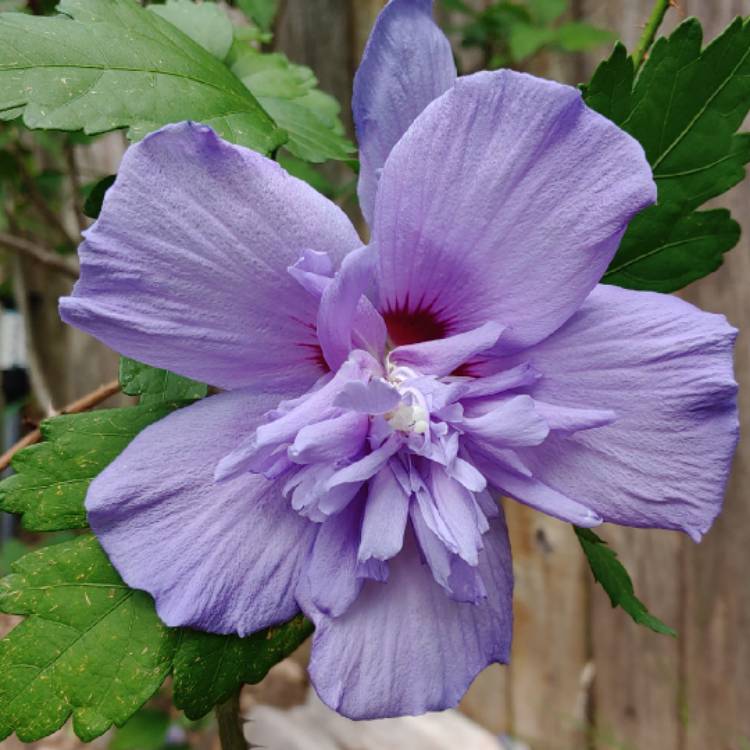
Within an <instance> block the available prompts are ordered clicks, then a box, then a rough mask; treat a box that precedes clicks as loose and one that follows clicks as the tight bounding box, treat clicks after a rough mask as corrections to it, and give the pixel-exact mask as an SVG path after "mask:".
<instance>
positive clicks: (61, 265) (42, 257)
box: [0, 232, 78, 279]
mask: <svg viewBox="0 0 750 750" xmlns="http://www.w3.org/2000/svg"><path fill="white" fill-rule="evenodd" d="M0 245H3V247H6V248H7V249H8V250H13V251H14V252H16V253H20V254H21V255H25V256H26V257H27V258H31V259H32V260H35V261H36V262H37V263H41V264H42V265H43V266H47V268H52V269H54V270H55V271H59V272H60V273H62V274H65V275H66V276H69V277H70V278H71V279H77V278H78V269H77V268H76V267H75V266H74V265H73V264H72V263H69V262H68V261H67V260H66V259H65V258H64V257H63V256H62V255H58V254H57V253H55V252H52V250H47V249H46V248H44V247H41V246H40V245H37V244H36V243H34V242H30V241H29V240H25V239H23V238H22V237H16V236H15V235H12V234H7V233H6V232H0Z"/></svg>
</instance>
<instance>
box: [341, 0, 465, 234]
mask: <svg viewBox="0 0 750 750" xmlns="http://www.w3.org/2000/svg"><path fill="white" fill-rule="evenodd" d="M455 81H456V65H455V63H454V62H453V53H452V51H451V45H450V42H449V41H448V40H447V39H446V38H445V35H444V34H443V32H442V31H440V29H439V28H438V27H437V25H436V24H435V22H434V21H433V20H432V0H391V2H390V3H388V5H387V6H386V8H385V9H384V10H383V11H382V12H381V13H380V15H379V16H378V19H377V21H376V22H375V26H374V27H373V30H372V34H371V35H370V39H369V41H368V43H367V47H366V49H365V53H364V56H363V57H362V64H361V65H360V67H359V70H358V71H357V75H356V76H355V78H354V96H353V99H352V109H353V112H354V123H355V125H356V128H357V140H358V141H359V158H360V172H359V188H358V192H359V202H360V205H361V207H362V213H363V214H364V215H365V218H366V219H367V221H368V222H371V221H372V215H373V212H374V208H375V195H376V193H377V189H378V177H379V172H380V170H381V168H382V167H383V164H385V160H386V159H387V158H388V154H389V153H390V152H391V149H392V148H393V146H394V145H395V144H396V142H397V141H398V139H399V138H401V136H402V135H403V134H404V133H405V132H406V130H407V128H408V127H409V125H411V124H412V122H413V121H414V119H415V118H416V117H417V116H418V115H419V114H420V112H422V110H423V109H424V108H425V107H426V106H427V105H428V104H429V103H430V102H431V101H432V100H433V99H436V98H437V97H438V96H440V95H441V94H442V93H444V92H445V91H447V90H448V89H449V88H450V87H451V86H453V84H454V83H455Z"/></svg>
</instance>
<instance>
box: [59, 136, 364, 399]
mask: <svg viewBox="0 0 750 750" xmlns="http://www.w3.org/2000/svg"><path fill="white" fill-rule="evenodd" d="M360 244H361V242H360V241H359V239H358V237H357V234H356V232H355V230H354V228H353V227H352V225H351V223H350V222H349V220H348V219H347V218H346V216H345V215H344V214H343V213H342V212H341V211H340V210H339V209H338V208H337V207H336V206H335V205H334V204H332V203H330V202H329V201H327V200H326V199H325V198H323V197H321V196H320V195H319V194H318V193H317V192H315V191H314V190H313V189H312V188H310V187H309V186H308V185H306V184H305V183H303V182H302V181H300V180H297V179H295V178H293V177H291V176H290V175H288V174H287V173H286V172H285V171H284V170H283V169H281V168H280V167H279V166H278V165H277V164H276V163H274V162H273V161H271V160H270V159H266V158H265V157H263V156H261V155H259V154H256V153H254V152H252V151H249V150H248V149H245V148H241V147H239V146H234V145H231V144H229V143H226V142H225V141H222V140H221V139H219V138H218V137H217V136H216V135H215V134H214V132H213V131H212V130H210V129H209V128H206V127H203V126H200V125H194V124H190V123H182V124H180V125H171V126H167V127H166V128H164V129H162V130H160V131H158V132H156V133H154V134H153V135H150V136H148V137H147V138H146V139H144V140H143V141H141V142H140V143H138V144H137V145H135V146H132V147H131V148H130V149H129V150H128V152H127V154H126V155H125V158H124V159H123V162H122V166H121V168H120V172H119V175H118V178H117V181H116V182H115V184H114V186H113V187H112V188H110V190H109V191H108V192H107V196H106V198H105V201H104V208H103V210H102V215H101V217H100V219H99V220H98V221H97V222H96V224H95V225H94V226H93V227H92V228H91V229H89V230H88V232H86V241H85V242H84V243H83V244H82V245H81V248H80V251H79V252H80V257H81V279H80V280H79V282H78V283H77V284H76V287H75V289H74V291H73V295H72V296H71V297H65V298H63V299H62V300H61V303H60V312H61V315H62V317H63V319H64V320H65V321H66V322H68V323H70V324H71V325H74V326H76V327H78V328H81V329H83V330H84V331H86V332H87V333H90V334H92V335H93V336H96V337H97V338H99V339H101V340H102V341H104V342H105V343H106V344H107V345H108V346H111V347H112V348H113V349H115V350H117V351H119V352H122V353H123V354H126V355H128V356H131V357H135V358H136V359H138V360H140V361H142V362H146V363H148V364H151V365H155V366H157V367H165V368H167V369H170V370H173V371H175V372H178V373H180V374H181V375H187V376H190V377H193V378H196V379H198V380H201V381H205V382H208V383H211V384H212V385H217V386H221V387H225V388H238V387H243V386H248V385H253V386H255V387H256V388H261V389H264V390H268V391H273V392H276V393H299V392H301V391H304V390H306V389H307V388H308V387H309V386H310V385H312V383H313V382H315V379H316V377H318V376H319V375H320V374H321V372H322V371H323V369H322V363H321V357H320V349H319V347H318V345H317V339H316V336H315V320H316V314H317V301H316V300H315V299H314V298H313V297H312V296H310V295H307V294H304V293H301V292H300V288H299V285H298V284H297V283H296V282H295V280H294V279H293V278H292V276H291V275H290V274H289V273H288V272H287V267H288V266H290V265H292V264H294V263H295V262H296V261H297V260H298V259H299V257H300V255H301V254H302V253H303V251H305V250H307V251H308V252H309V251H310V250H317V251H325V252H327V253H328V254H329V255H330V256H331V257H332V258H333V260H334V262H335V263H336V264H337V265H338V263H339V262H340V260H341V259H342V258H343V257H344V255H345V254H346V253H347V252H348V251H350V250H352V249H353V248H356V247H357V246H358V245H360Z"/></svg>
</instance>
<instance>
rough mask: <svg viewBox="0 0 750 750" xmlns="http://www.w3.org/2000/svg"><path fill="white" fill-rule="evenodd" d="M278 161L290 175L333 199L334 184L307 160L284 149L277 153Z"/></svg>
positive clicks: (334, 192)
mask: <svg viewBox="0 0 750 750" xmlns="http://www.w3.org/2000/svg"><path fill="white" fill-rule="evenodd" d="M278 162H279V164H281V166H282V167H284V169H286V171H287V172H289V174H290V175H292V176H293V177H296V178H297V179H298V180H304V181H305V182H306V183H307V184H308V185H310V186H311V187H314V188H315V189H316V190H317V191H318V192H319V193H321V194H322V195H325V197H326V198H330V199H331V200H333V199H334V198H335V197H336V195H337V192H338V189H337V187H336V185H334V184H333V183H332V182H331V181H330V180H329V179H328V178H327V177H326V176H325V175H323V174H321V173H320V172H319V171H318V169H316V168H315V166H313V165H312V164H310V163H309V162H306V161H302V159H298V158H297V157H296V156H292V155H291V154H290V153H288V152H286V151H282V152H281V153H280V154H279V156H278Z"/></svg>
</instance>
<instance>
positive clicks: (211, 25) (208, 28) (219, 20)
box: [148, 0, 234, 60]
mask: <svg viewBox="0 0 750 750" xmlns="http://www.w3.org/2000/svg"><path fill="white" fill-rule="evenodd" d="M148 9H149V10H150V11H153V12H154V13H157V14H158V15H160V16H161V17H162V18H165V19H166V20H167V21H169V23H171V24H172V25H173V26H176V27H177V28H178V29H179V30H180V31H182V32H183V33H184V34H187V35H188V36H189V37H190V38H191V39H192V40H193V41H195V42H198V44H200V46H201V47H203V49H205V50H206V51H207V52H210V53H211V54H212V55H213V56H214V57H217V58H218V59H219V60H223V59H224V58H225V57H226V56H227V54H228V53H229V50H230V48H231V46H232V42H233V41H234V29H233V27H232V22H231V21H230V20H229V18H228V16H227V14H226V13H224V11H223V10H221V8H219V6H218V5H216V4H215V3H200V4H196V3H194V2H193V1H192V0H167V2H166V3H165V4H164V5H150V6H149V8H148Z"/></svg>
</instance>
